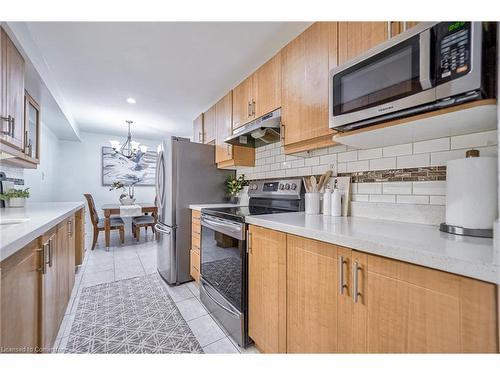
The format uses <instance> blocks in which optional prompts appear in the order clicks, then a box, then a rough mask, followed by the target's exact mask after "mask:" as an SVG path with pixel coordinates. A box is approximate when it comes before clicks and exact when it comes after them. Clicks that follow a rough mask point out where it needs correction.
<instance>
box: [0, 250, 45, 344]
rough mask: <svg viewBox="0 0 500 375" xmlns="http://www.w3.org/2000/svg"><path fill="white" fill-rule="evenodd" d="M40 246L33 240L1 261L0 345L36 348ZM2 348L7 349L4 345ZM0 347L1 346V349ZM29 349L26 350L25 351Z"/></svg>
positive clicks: (37, 337) (37, 342)
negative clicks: (0, 328)
mask: <svg viewBox="0 0 500 375" xmlns="http://www.w3.org/2000/svg"><path fill="white" fill-rule="evenodd" d="M39 250H40V246H39V242H38V240H36V241H33V242H32V243H30V244H29V245H27V246H26V247H24V248H23V249H21V250H19V251H18V252H17V253H15V254H13V255H11V256H10V257H9V258H7V259H5V260H4V261H2V263H1V264H0V267H1V269H2V273H1V274H2V276H1V283H0V285H1V289H0V294H1V301H2V303H1V304H0V326H1V327H2V330H1V335H0V347H2V348H12V350H14V349H15V348H19V349H22V348H25V349H27V350H35V347H37V346H39V345H40V342H39V321H38V317H39V303H38V302H39V293H40V271H39V270H38V268H39V267H40V263H41V262H40V261H41V257H40V251H39ZM4 350H5V352H7V351H6V349H4ZM0 351H1V350H0ZM28 353H29V352H28Z"/></svg>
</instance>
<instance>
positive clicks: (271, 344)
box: [248, 225, 286, 353]
mask: <svg viewBox="0 0 500 375" xmlns="http://www.w3.org/2000/svg"><path fill="white" fill-rule="evenodd" d="M248 284H249V288H248V334H249V336H250V337H251V338H252V339H253V340H254V342H255V343H256V345H257V347H258V348H259V350H261V351H262V352H264V353H286V234H284V233H281V232H276V231H273V230H270V229H265V228H261V227H257V226H254V225H251V226H250V227H249V232H248Z"/></svg>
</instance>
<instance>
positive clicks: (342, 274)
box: [339, 256, 347, 294]
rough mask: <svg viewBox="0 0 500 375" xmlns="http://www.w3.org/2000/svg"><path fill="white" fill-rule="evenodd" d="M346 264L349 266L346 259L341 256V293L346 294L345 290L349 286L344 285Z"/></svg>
mask: <svg viewBox="0 0 500 375" xmlns="http://www.w3.org/2000/svg"><path fill="white" fill-rule="evenodd" d="M344 264H347V261H346V260H344V257H343V256H341V257H340V260H339V293H340V294H344V289H345V288H347V284H345V283H344Z"/></svg>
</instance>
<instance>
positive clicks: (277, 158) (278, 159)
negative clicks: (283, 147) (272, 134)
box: [274, 155, 285, 163]
mask: <svg viewBox="0 0 500 375" xmlns="http://www.w3.org/2000/svg"><path fill="white" fill-rule="evenodd" d="M274 161H275V162H276V163H281V162H284V161H285V155H276V156H275V157H274Z"/></svg>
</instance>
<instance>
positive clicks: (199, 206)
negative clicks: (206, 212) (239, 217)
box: [189, 203, 241, 211]
mask: <svg viewBox="0 0 500 375" xmlns="http://www.w3.org/2000/svg"><path fill="white" fill-rule="evenodd" d="M214 207H241V205H240V204H232V203H207V204H190V205H189V208H190V209H191V210H195V211H201V209H202V208H214Z"/></svg>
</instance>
